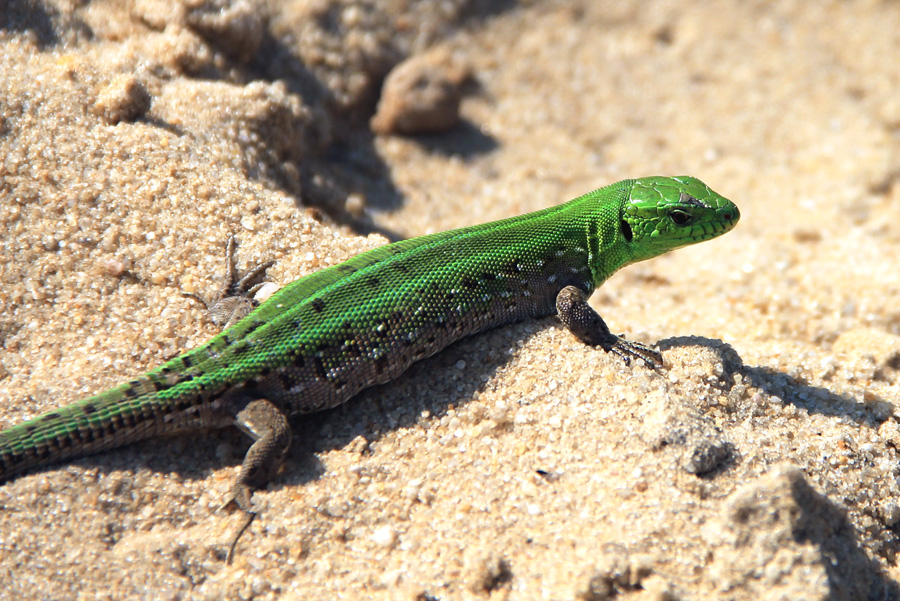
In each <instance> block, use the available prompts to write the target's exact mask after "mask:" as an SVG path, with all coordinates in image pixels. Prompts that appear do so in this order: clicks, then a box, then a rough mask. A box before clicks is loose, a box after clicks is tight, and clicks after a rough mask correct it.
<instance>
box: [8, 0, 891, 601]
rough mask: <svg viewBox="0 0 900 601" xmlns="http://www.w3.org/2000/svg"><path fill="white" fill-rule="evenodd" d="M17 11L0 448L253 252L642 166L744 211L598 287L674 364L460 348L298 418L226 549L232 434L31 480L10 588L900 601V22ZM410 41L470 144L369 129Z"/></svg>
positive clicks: (619, 322)
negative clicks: (707, 236) (438, 67)
mask: <svg viewBox="0 0 900 601" xmlns="http://www.w3.org/2000/svg"><path fill="white" fill-rule="evenodd" d="M4 10H5V11H6V12H5V14H4V12H3V11H4ZM0 28H2V30H0V427H8V426H11V425H13V424H16V423H18V422H21V421H22V420H25V419H27V418H30V417H33V416H36V415H38V414H39V413H41V412H44V411H48V410H50V409H52V408H54V407H58V406H61V405H63V404H66V403H68V402H71V401H73V400H76V399H78V398H81V397H83V396H86V395H89V394H92V393H95V392H98V391H101V390H103V389H105V388H107V387H110V386H112V385H115V384H117V383H120V382H122V381H124V380H126V379H128V378H129V377H131V376H134V375H137V374H140V373H142V372H144V371H145V370H147V369H149V368H151V367H153V366H156V365H159V364H160V363H162V362H163V361H164V360H166V359H168V358H170V357H173V356H175V355H176V354H178V353H179V352H180V351H182V350H185V349H187V348H190V347H192V346H194V345H197V344H199V343H201V342H202V341H204V340H205V339H207V338H209V337H210V336H212V335H213V334H214V333H215V332H216V327H215V326H214V325H213V324H212V322H211V321H210V319H209V317H208V315H207V314H206V312H205V310H204V308H203V307H202V305H201V304H200V303H198V302H196V301H193V300H191V299H190V298H188V297H186V296H185V295H184V294H183V292H193V293H197V294H200V295H203V296H211V295H212V294H213V293H214V292H215V290H216V289H217V287H218V285H219V284H220V283H221V268H222V252H223V248H224V244H225V240H226V239H227V237H228V236H229V235H230V234H235V235H236V236H237V237H238V239H239V240H240V248H239V259H240V264H241V266H242V267H245V266H247V265H250V264H253V263H256V262H258V261H261V260H265V259H273V260H275V261H276V264H275V266H274V267H273V268H272V269H271V270H270V272H269V275H270V279H271V281H273V282H275V283H278V284H284V283H287V282H289V281H291V280H292V279H294V278H296V277H299V276H301V275H304V274H306V273H309V272H311V271H314V270H316V269H319V268H322V267H324V266H327V265H330V264H333V263H335V262H338V261H341V260H343V259H345V258H347V257H350V256H352V255H353V254H355V253H357V252H360V251H362V250H365V249H368V248H371V247H374V246H376V245H379V244H382V243H384V242H385V241H386V239H385V237H384V236H383V235H381V234H387V235H389V236H401V237H406V236H414V235H419V234H423V233H427V232H432V231H439V230H443V229H448V228H451V227H457V226H462V225H467V224H472V223H478V222H483V221H487V220H490V219H495V218H501V217H505V216H509V215H514V214H518V213H522V212H525V211H530V210H534V209H539V208H542V207H545V206H549V205H553V204H556V203H559V202H562V201H564V200H568V199H569V198H572V197H574V196H577V195H580V194H582V193H584V192H586V191H588V190H591V189H593V188H596V187H600V186H602V185H605V184H608V183H611V182H613V181H616V180H619V179H623V178H626V177H635V176H641V175H650V174H673V175H674V174H682V173H684V174H691V175H695V176H697V177H699V178H701V179H703V180H704V181H706V182H707V183H708V184H709V185H710V186H712V187H713V188H714V189H716V190H717V191H719V192H720V193H722V194H724V195H725V196H728V197H729V198H731V199H732V200H734V201H735V202H736V203H737V204H738V206H739V207H740V209H741V212H742V221H741V223H740V225H739V226H738V228H737V229H736V230H735V231H733V232H731V233H729V234H728V235H726V236H725V237H723V238H720V239H717V240H715V241H712V242H709V243H704V244H701V245H698V246H695V247H692V248H688V249H684V250H680V251H678V252H676V253H672V254H670V255H666V256H664V257H661V258H659V259H656V260H654V261H650V262H647V263H643V264H639V265H636V266H632V267H630V268H628V269H626V270H625V271H623V272H622V273H620V274H618V275H616V276H615V277H614V278H613V279H612V280H611V281H610V282H608V283H607V284H606V285H604V286H603V288H602V289H601V290H599V291H598V292H597V293H596V294H595V296H594V298H593V299H592V300H593V302H594V304H595V306H596V307H597V308H598V310H599V311H601V313H602V314H603V315H604V316H605V318H606V319H607V321H608V322H609V323H610V326H611V327H612V329H613V331H617V332H626V333H627V335H628V336H629V337H631V338H633V339H636V340H641V341H644V342H649V343H656V344H658V345H659V348H660V349H662V351H663V354H664V356H665V360H666V364H667V368H666V369H665V370H664V371H663V372H661V373H655V372H652V371H650V370H648V369H646V368H644V367H642V366H631V367H627V366H625V365H624V364H622V362H621V361H619V360H618V359H617V358H615V357H612V356H607V355H606V354H605V353H603V352H602V351H599V350H596V349H591V348H586V347H584V346H583V345H581V344H579V343H578V342H577V341H576V340H574V339H573V338H572V336H571V335H570V334H569V333H568V332H567V331H565V329H564V328H563V327H562V326H561V325H560V324H559V323H558V322H557V321H556V320H555V318H550V319H546V320H543V321H539V322H530V323H523V324H520V325H517V326H511V327H505V328H501V329H498V330H495V331H493V332H490V333H488V334H485V335H482V336H479V337H477V338H474V339H471V340H468V341H465V342H462V343H460V344H457V345H455V346H453V347H452V348H450V349H447V350H446V351H445V352H443V353H441V354H440V355H438V356H436V357H435V358H433V359H431V360H428V361H425V362H423V363H421V364H419V365H417V366H415V367H414V368H413V369H411V370H410V372H409V373H408V374H406V375H405V376H404V377H402V378H401V379H400V380H398V381H397V382H395V383H393V384H391V385H388V386H384V387H381V388H378V389H375V390H371V391H369V392H367V393H364V394H362V395H361V396H360V397H359V398H358V399H356V400H354V401H353V402H351V403H348V404H347V405H345V406H343V407H341V408H338V409H336V410H333V411H330V412H327V413H325V414H321V415H317V416H313V417H310V418H307V419H302V420H298V421H297V423H296V428H295V438H294V440H295V444H294V446H293V448H292V451H291V453H290V456H289V458H288V462H287V465H286V467H285V469H284V471H283V473H282V474H281V475H280V476H279V477H278V479H277V480H276V481H275V482H273V483H272V484H271V485H270V486H269V487H268V489H267V490H264V491H261V492H259V493H257V494H256V496H255V501H256V503H257V504H258V505H259V507H260V508H261V510H262V514H261V516H260V517H259V518H258V519H257V520H256V521H255V523H254V524H253V525H252V527H251V529H250V530H249V531H248V532H247V533H246V534H245V535H244V538H243V539H242V541H241V544H240V547H239V555H238V557H237V558H236V560H235V562H234V565H231V566H226V565H225V563H224V561H223V559H224V552H225V550H226V543H227V541H228V539H229V536H230V534H231V532H232V531H233V528H234V526H235V525H236V524H237V521H238V519H239V518H238V516H237V515H235V514H229V513H228V512H222V511H218V510H217V508H218V506H219V505H220V504H221V502H222V500H223V499H224V497H225V495H226V494H227V492H228V490H229V487H230V485H231V482H232V481H233V479H234V477H235V476H236V474H237V470H238V467H239V464H240V460H241V458H242V456H243V453H244V451H245V450H246V447H247V441H246V440H245V439H244V438H243V437H242V436H241V435H240V434H239V433H236V432H230V431H223V432H213V433H209V434H203V435H197V436H187V437H179V438H172V439H166V440H157V441H148V442H145V443H140V444H136V445H133V446H131V447H127V448H125V449H122V450H120V451H116V452H110V453H106V454H103V455H99V456H95V457H91V458H87V459H82V460H78V461H73V462H70V463H68V464H65V465H62V466H57V467H54V468H51V469H47V470H44V471H40V472H37V473H34V474H30V475H27V476H24V477H20V478H17V479H15V480H14V481H12V482H7V483H4V484H3V485H2V486H0V598H3V599H276V598H277V599H370V598H371V599H409V600H413V599H416V600H422V601H424V600H431V599H435V600H437V599H440V600H453V599H521V600H527V599H554V600H562V599H582V600H601V599H610V598H613V597H615V598H617V599H626V600H629V601H636V600H642V601H643V600H658V601H662V600H676V599H684V600H705V599H713V600H744V599H747V600H749V599H773V600H777V599H791V600H822V601H825V600H829V601H837V600H844V599H848V600H849V599H860V600H864V599H865V600H867V599H872V600H875V599H878V600H881V599H900V581H898V578H900V570H898V567H897V562H898V551H900V538H898V533H900V500H898V494H900V480H898V476H900V465H898V452H897V449H898V446H900V424H898V408H900V311H898V309H897V298H898V294H900V266H898V260H897V257H898V256H900V177H898V174H900V135H898V131H900V95H898V93H897V90H900V62H898V61H897V60H896V57H897V56H898V53H900V4H898V3H896V2H889V1H881V2H878V1H874V0H873V1H858V2H852V1H847V2H801V1H796V2H779V3H770V2H748V1H742V0H711V1H708V2H693V3H692V2H677V1H675V0H660V1H655V2H637V1H628V2H619V1H616V2H613V1H603V0H600V1H589V0H572V1H567V2H562V1H559V2H552V1H547V2H534V3H523V4H516V3H513V2H495V3H489V2H482V3H479V2H463V1H462V0H459V1H457V2H437V1H435V2H428V1H423V2H402V1H399V0H397V1H392V2H371V3H369V2H337V1H332V2H327V1H316V2H312V1H303V0H294V1H291V2H283V3H276V2H274V0H273V1H271V2H269V3H265V2H254V1H253V0H235V1H234V2H228V1H227V0H222V1H221V2H214V1H204V0H181V1H179V2H176V3H174V4H172V3H168V2H162V1H161V0H160V1H157V0H133V1H130V2H115V1H112V0H107V1H101V0H95V1H93V2H78V3H75V2H68V1H65V0H58V1H55V2H51V1H49V0H48V1H47V2H45V3H40V2H31V3H29V2H25V1H24V0H12V1H10V2H8V3H7V4H6V6H5V8H4V9H0ZM421 55H428V56H440V57H442V58H441V59H440V61H438V64H444V65H452V69H457V70H459V72H465V73H468V77H467V78H465V77H463V78H462V79H461V81H462V80H464V81H462V83H461V86H462V91H463V92H464V97H463V100H462V104H461V114H462V122H461V123H460V124H459V125H457V126H456V127H455V128H454V129H452V130H451V131H450V132H448V133H443V134H431V135H427V136H412V137H406V136H394V135H378V136H373V135H372V134H371V133H370V132H369V130H368V120H369V118H370V117H371V115H372V114H373V112H374V110H375V103H376V100H377V98H378V94H379V89H380V86H381V82H382V80H383V78H384V77H385V75H386V74H387V72H388V71H389V70H390V68H391V67H392V66H394V65H395V64H397V63H398V62H399V61H401V60H403V59H404V58H405V57H408V56H413V57H417V56H421ZM441 61H443V63H441ZM447 68H448V69H451V67H449V66H448V67H447ZM359 232H364V233H369V235H368V236H359V235H358V233H359ZM372 232H375V233H372ZM378 232H380V233H378ZM895 253H896V254H895Z"/></svg>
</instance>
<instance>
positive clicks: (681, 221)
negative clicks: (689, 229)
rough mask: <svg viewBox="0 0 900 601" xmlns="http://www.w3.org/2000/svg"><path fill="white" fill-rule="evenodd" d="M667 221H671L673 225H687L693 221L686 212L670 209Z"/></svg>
mask: <svg viewBox="0 0 900 601" xmlns="http://www.w3.org/2000/svg"><path fill="white" fill-rule="evenodd" d="M669 219H671V220H672V221H673V222H674V223H675V225H687V224H688V223H690V222H691V221H692V220H693V217H692V216H691V214H690V213H688V212H687V211H682V210H681V209H671V210H670V211H669Z"/></svg>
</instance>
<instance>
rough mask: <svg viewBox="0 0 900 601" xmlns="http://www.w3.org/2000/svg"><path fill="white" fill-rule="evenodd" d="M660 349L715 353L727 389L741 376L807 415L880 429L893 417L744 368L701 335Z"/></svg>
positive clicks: (724, 346) (772, 372)
mask: <svg viewBox="0 0 900 601" xmlns="http://www.w3.org/2000/svg"><path fill="white" fill-rule="evenodd" d="M657 346H658V347H659V349H660V350H662V351H665V350H668V349H672V348H676V347H688V346H697V347H704V348H708V349H709V350H711V351H713V352H715V353H716V354H718V355H719V357H720V359H721V362H722V365H723V368H724V373H723V375H722V377H721V378H720V380H721V381H722V384H723V387H724V388H727V389H731V388H732V387H733V386H734V385H735V376H736V375H737V374H740V375H741V378H742V382H741V383H742V384H743V385H744V386H747V387H753V388H758V389H759V390H760V391H761V392H763V393H765V394H767V395H769V396H772V397H777V398H778V399H780V400H781V402H783V403H784V404H786V405H793V406H794V407H797V408H798V409H802V410H803V411H806V412H808V413H818V414H820V415H825V416H829V417H843V418H848V419H852V420H853V421H855V422H857V423H858V424H860V425H865V426H868V427H871V428H877V427H878V426H879V425H880V424H881V423H882V422H884V421H885V420H886V419H887V418H888V417H890V416H889V415H883V413H882V412H880V411H876V410H873V409H874V408H875V403H872V402H866V403H861V402H858V401H855V400H853V399H848V398H845V397H844V396H841V395H840V394H837V393H835V392H832V391H831V390H829V389H828V388H825V387H822V386H814V385H812V384H810V383H809V382H807V381H806V380H804V379H802V378H801V377H798V376H792V375H790V374H787V373H785V372H782V371H778V370H777V369H774V368H771V367H767V366H749V365H745V364H744V362H743V360H742V359H741V358H740V356H739V355H738V353H737V351H735V350H734V348H733V347H732V346H731V345H730V344H728V343H726V342H722V341H721V340H716V339H712V338H704V337H700V336H678V337H672V338H665V339H663V340H660V341H659V342H658V343H657ZM873 400H874V401H882V406H883V407H887V406H888V403H887V402H886V401H884V400H883V399H880V398H878V397H875V396H873Z"/></svg>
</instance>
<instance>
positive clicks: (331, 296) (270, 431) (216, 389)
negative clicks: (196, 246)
mask: <svg viewBox="0 0 900 601" xmlns="http://www.w3.org/2000/svg"><path fill="white" fill-rule="evenodd" d="M739 218H740V212H739V210H738V208H737V206H735V204H734V203H732V202H731V201H730V200H728V199H726V198H724V197H723V196H721V195H719V194H717V193H716V192H714V191H712V190H711V189H710V188H709V187H708V186H706V185H705V184H704V183H702V182H701V181H700V180H698V179H696V178H693V177H688V176H679V177H659V176H656V177H645V178H640V179H629V180H623V181H621V182H618V183H614V184H611V185H609V186H606V187H603V188H600V189H597V190H594V191H592V192H589V193H587V194H585V195H583V196H580V197H578V198H575V199H573V200H571V201H569V202H566V203H563V204H560V205H557V206H553V207H550V208H546V209H543V210H540V211H536V212H533V213H528V214H525V215H520V216H517V217H511V218H508V219H503V220H500V221H494V222H491V223H486V224H481V225H475V226H470V227H464V228H461V229H455V230H450V231H446V232H441V233H436V234H430V235H425V236H421V237H417V238H412V239H409V240H404V241H400V242H394V243H392V244H387V245H385V246H381V247H378V248H375V249H372V250H370V251H367V252H364V253H361V254H359V255H357V256H355V257H353V258H351V259H349V260H347V261H345V262H343V263H339V264H337V265H333V266H331V267H328V268H326V269H323V270H320V271H317V272H314V273H311V274H309V275H306V276H304V277H301V278H299V279H297V280H295V281H293V282H292V283H290V284H288V285H286V286H284V287H283V288H281V289H280V290H278V291H277V292H275V293H274V294H273V295H272V296H271V297H270V298H269V299H268V300H266V301H265V302H263V303H261V304H260V305H259V306H258V307H256V308H255V309H253V310H252V311H249V313H247V311H243V312H244V313H247V314H246V316H244V317H243V318H240V319H236V318H235V319H231V318H229V317H228V315H231V313H230V309H226V310H225V313H226V317H224V318H223V319H226V320H227V321H228V323H227V324H226V327H225V329H223V330H222V331H221V332H220V333H219V334H218V335H216V336H214V337H213V338H211V339H210V340H209V341H208V342H206V343H204V344H202V345H200V346H198V347H196V348H194V349H193V350H189V351H187V352H185V353H183V354H181V355H179V356H177V357H175V358H173V359H171V360H169V361H167V362H165V363H164V364H163V365H161V366H159V367H157V368H155V369H152V370H150V371H149V372H147V373H145V374H143V375H140V376H137V377H135V378H133V379H131V380H130V381H128V382H126V383H124V384H121V385H119V386H117V387H114V388H112V389H109V390H107V391H105V392H100V393H99V394H97V395H95V396H91V397H89V398H85V399H83V400H80V401H77V402H75V403H72V404H70V405H66V406H63V407H61V408H58V409H56V410H53V411H50V412H48V413H45V414H43V415H40V416H38V417H36V418H34V419H32V420H29V421H26V422H24V423H21V424H18V425H14V426H12V427H10V428H8V429H6V430H3V431H2V432H0V483H2V482H5V481H8V480H10V479H12V478H14V477H16V476H17V475H19V474H23V473H24V472H27V471H30V470H33V469H35V468H39V467H43V466H47V465H50V464H53V463H57V462H60V461H63V460H66V459H73V458H77V457H82V456H84V455H88V454H92V453H96V452H99V451H104V450H107V449H113V448H116V447H120V446H122V445H126V444H130V443H133V442H136V441H139V440H143V439H146V438H149V437H154V436H160V435H169V434H179V433H187V432H194V431H201V430H207V429H211V428H221V427H227V426H237V427H238V428H239V429H241V430H243V431H244V432H245V433H247V434H248V435H249V436H250V437H251V439H253V442H252V444H251V445H250V447H249V449H248V451H247V453H246V455H245V457H244V459H243V462H242V464H241V468H240V471H239V474H238V476H237V479H236V480H235V482H234V485H233V487H232V489H231V491H230V492H229V494H228V496H227V498H226V502H225V504H224V505H225V506H233V505H236V506H237V507H238V508H239V509H240V510H242V511H243V513H244V516H245V518H244V520H243V522H242V524H241V526H240V528H239V529H238V531H237V533H236V534H235V536H234V537H233V539H232V541H231V545H230V548H229V550H228V553H227V556H226V561H227V562H229V563H230V561H231V559H232V557H233V556H234V551H235V547H236V545H237V542H238V539H239V538H240V536H241V534H242V533H243V532H244V531H245V530H246V528H247V527H248V526H249V525H250V523H251V522H252V520H253V519H254V516H255V515H256V511H255V510H254V508H253V503H252V499H251V497H252V495H253V492H254V491H255V490H258V489H260V488H262V487H264V486H265V485H266V484H268V482H269V481H270V480H272V479H273V478H274V477H275V475H276V474H277V472H278V471H279V470H280V468H281V466H282V463H283V461H284V457H285V454H286V452H287V450H288V448H289V447H290V444H291V426H290V423H289V418H291V417H294V416H296V415H300V414H305V413H311V412H315V411H321V410H324V409H329V408H332V407H335V406H337V405H340V404H342V403H344V402H346V401H347V400H349V399H351V398H352V397H353V396H355V395H356V394H357V393H359V392H360V391H362V390H363V389H366V388H369V387H372V386H375V385H377V384H382V383H385V382H388V381H390V380H392V379H394V378H396V377H397V376H399V375H400V374H401V373H403V372H404V371H405V370H406V369H407V368H408V367H409V366H410V365H411V364H413V363H414V362H416V361H419V360H421V359H424V358H426V357H429V356H431V355H433V354H435V353H437V352H439V351H440V350H442V349H443V348H445V347H447V346H448V345H450V344H451V343H453V342H455V341H457V340H459V339H461V338H464V337H467V336H471V335H474V334H477V333H479V332H483V331H485V330H488V329H490V328H494V327H497V326H501V325H504V324H509V323H512V322H516V321H519V320H524V319H527V318H540V317H546V316H549V315H552V314H554V313H555V314H558V316H559V318H560V320H561V321H562V323H563V324H564V325H565V326H566V328H568V329H569V330H570V331H571V332H572V334H574V336H575V337H576V338H578V339H580V340H581V341H583V342H584V343H586V344H588V345H591V346H598V347H600V348H602V349H603V350H605V351H607V352H611V353H613V354H615V355H618V356H620V357H621V358H622V359H624V360H625V362H626V364H629V363H630V361H631V360H632V359H635V360H637V359H640V360H642V361H643V362H644V363H645V364H646V365H648V366H650V367H652V368H659V367H662V366H663V358H662V355H661V353H660V352H659V351H658V350H656V349H655V348H653V347H650V346H647V345H644V344H642V343H638V342H632V341H628V340H626V339H625V338H624V337H621V336H617V335H615V334H613V333H611V331H610V330H609V328H608V327H607V325H606V323H605V322H604V320H603V318H602V317H601V316H600V315H599V314H598V313H597V312H596V311H595V310H594V309H593V308H592V307H591V306H590V305H589V304H588V297H589V296H590V295H591V293H592V292H593V291H594V290H595V289H596V288H597V287H599V286H600V285H601V284H602V283H603V282H604V281H606V280H607V279H608V278H609V277H610V276H611V275H612V274H613V273H615V272H616V271H618V270H619V269H620V268H622V267H625V266H626V265H629V264H632V263H635V262H637V261H642V260H645V259H650V258H652V257H655V256H658V255H661V254H663V253H666V252H668V251H670V250H673V249H676V248H679V247H683V246H687V245H690V244H694V243H697V242H700V241H703V240H709V239H711V238H715V237H717V236H720V235H722V234H724V233H726V232H728V231H729V230H731V229H732V228H733V227H734V226H735V225H736V224H737V222H738V220H739ZM229 253H230V254H231V253H233V246H232V245H231V242H230V243H229ZM230 260H233V256H232V257H231V258H230ZM268 265H269V264H266V265H263V266H261V267H257V268H256V269H254V270H252V272H251V274H250V275H249V276H247V277H245V278H243V279H242V280H241V281H240V282H239V283H238V284H237V285H235V283H234V274H233V272H230V274H229V277H228V282H227V283H226V285H227V287H230V288H233V289H237V292H238V293H244V292H247V287H248V285H247V284H246V283H247V282H248V281H249V280H251V279H254V278H256V277H257V276H259V275H260V273H261V272H264V271H265V269H266V268H267V267H268ZM232 271H233V270H232Z"/></svg>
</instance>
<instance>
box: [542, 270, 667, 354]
mask: <svg viewBox="0 0 900 601" xmlns="http://www.w3.org/2000/svg"><path fill="white" fill-rule="evenodd" d="M556 311H557V313H559V319H560V320H561V321H562V322H563V324H565V326H566V327H567V328H568V329H569V331H570V332H572V333H573V334H574V335H575V336H576V337H577V338H578V339H579V340H581V341H582V342H584V343H585V344H589V345H591V346H599V347H601V348H602V349H603V350H605V351H607V352H610V353H615V354H616V355H618V356H620V357H622V359H624V360H625V364H626V365H628V364H629V363H630V362H631V359H633V358H635V359H642V360H643V361H644V363H645V364H646V365H647V366H648V367H652V368H654V369H655V368H657V367H661V366H662V364H663V358H662V354H660V352H659V351H658V350H656V349H655V348H651V347H649V346H647V345H645V344H641V343H640V342H630V341H628V340H625V339H624V338H622V337H620V336H616V335H615V334H613V333H612V332H610V331H609V327H607V325H606V322H605V321H603V318H602V317H600V315H599V314H598V313H597V312H596V311H594V309H593V307H591V306H590V305H589V304H588V302H587V296H586V295H585V293H584V292H583V291H582V290H581V289H580V288H578V287H576V286H566V287H565V288H563V289H562V290H560V291H559V294H558V295H557V296H556Z"/></svg>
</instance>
